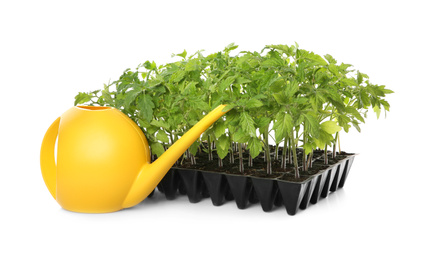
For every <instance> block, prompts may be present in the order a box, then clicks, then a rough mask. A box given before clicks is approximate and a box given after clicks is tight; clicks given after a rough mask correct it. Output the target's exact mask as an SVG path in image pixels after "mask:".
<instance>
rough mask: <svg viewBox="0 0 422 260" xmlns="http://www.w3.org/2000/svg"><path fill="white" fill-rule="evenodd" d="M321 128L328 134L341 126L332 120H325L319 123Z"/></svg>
mask: <svg viewBox="0 0 422 260" xmlns="http://www.w3.org/2000/svg"><path fill="white" fill-rule="evenodd" d="M321 129H322V130H323V131H325V132H326V133H328V134H331V135H332V134H335V133H337V132H338V131H340V130H341V127H340V126H338V125H337V123H336V122H334V121H325V122H323V123H322V124H321Z"/></svg>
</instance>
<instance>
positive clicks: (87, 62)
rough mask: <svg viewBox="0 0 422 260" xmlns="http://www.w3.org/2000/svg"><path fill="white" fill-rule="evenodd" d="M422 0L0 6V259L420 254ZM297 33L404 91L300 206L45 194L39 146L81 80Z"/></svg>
mask: <svg viewBox="0 0 422 260" xmlns="http://www.w3.org/2000/svg"><path fill="white" fill-rule="evenodd" d="M346 2H347V3H346ZM418 2H419V1H403V0H402V1H368V0H365V1H321V0H319V1H309V2H306V1H264V0H260V1H250V2H249V1H239V2H236V3H235V2H234V1H227V0H226V1H216V0H214V1H209V2H207V3H205V2H200V1H148V2H147V1H122V0H120V1H114V2H111V1H87V0H85V1H66V2H65V1H41V0H38V1H1V2H0V90H1V92H0V106H1V109H0V113H1V119H0V120H1V121H0V122H1V123H0V124H1V126H0V131H1V132H0V133H1V135H0V140H1V143H0V174H1V176H0V206H1V207H0V211H1V213H0V219H1V220H0V238H1V241H0V258H1V259H30V258H31V259H33V258H35V257H37V259H38V258H39V259H147V258H148V259H258V258H259V259H265V258H266V257H270V256H274V257H277V258H285V259H289V258H292V257H295V258H297V259H303V258H305V257H312V259H333V258H340V259H385V258H387V257H388V259H399V258H400V259H422V258H421V257H422V255H421V253H420V249H419V248H418V247H419V246H420V239H421V231H422V229H421V217H422V216H421V213H420V208H421V206H420V205H421V202H420V198H421V193H420V189H421V181H422V177H421V174H422V171H421V168H420V161H421V159H420V158H421V155H420V154H419V151H420V147H421V141H420V129H421V128H420V125H421V124H420V119H421V113H420V110H419V109H418V108H419V106H420V97H421V95H422V92H421V87H422V86H421V80H420V75H421V70H420V69H421V60H422V55H421V46H422V41H421V38H420V30H421V29H420V28H421V25H422V18H421V16H420V7H419V6H418ZM295 41H296V42H298V43H299V45H300V47H301V48H304V49H306V50H310V51H314V52H315V53H318V54H321V55H324V54H327V53H329V54H331V55H332V56H333V57H334V58H336V59H337V60H338V61H339V62H344V63H350V64H353V65H354V68H355V69H359V70H360V71H362V72H364V73H366V74H368V75H369V77H370V80H371V82H373V83H376V84H384V85H386V86H387V88H389V89H392V90H394V91H395V94H392V95H390V96H389V97H388V100H389V101H390V104H391V112H390V113H389V114H388V115H387V118H384V116H382V117H381V118H380V119H379V120H376V117H375V116H374V115H372V114H371V115H370V116H369V117H368V120H367V123H366V124H365V125H364V126H363V127H362V133H357V132H356V131H351V132H350V133H349V134H347V135H346V134H342V144H341V145H342V149H343V150H346V151H349V152H357V153H359V154H360V155H359V156H358V157H357V158H356V159H355V163H354V165H353V167H352V170H351V172H350V175H349V179H348V181H347V182H346V185H345V187H344V189H342V190H339V191H338V192H336V193H334V194H332V195H330V196H329V197H328V198H327V199H324V200H322V201H320V202H319V203H318V204H317V205H312V206H310V207H309V208H308V209H307V210H306V211H300V212H299V213H298V214H297V215H296V216H294V217H291V216H288V215H287V214H286V212H285V210H284V208H282V209H277V210H275V211H274V212H272V213H264V212H263V211H262V210H261V209H260V206H258V205H254V206H252V207H250V208H248V209H246V210H238V209H237V208H236V206H235V204H234V202H231V203H227V204H225V205H223V206H221V207H214V206H212V204H211V201H210V200H209V199H207V200H203V201H201V202H200V203H197V204H190V203H189V202H188V200H187V198H186V197H179V198H178V199H177V200H175V201H166V200H165V199H164V198H163V196H156V197H155V198H154V199H151V200H147V201H144V202H142V203H141V204H139V205H138V206H136V207H134V208H132V209H128V210H123V211H119V212H116V213H111V214H77V213H72V212H68V211H65V210H63V209H61V207H60V206H59V205H58V204H57V203H56V202H55V201H54V199H53V198H52V197H51V195H50V194H49V192H48V190H47V188H46V187H45V185H44V183H43V180H42V177H41V172H40V168H39V150H40V145H41V141H42V138H43V136H44V133H45V131H46V130H47V128H48V127H49V126H50V124H51V123H52V122H53V121H54V120H55V119H56V118H57V117H58V116H60V115H61V114H62V113H63V112H64V111H66V110H67V109H69V108H70V107H71V106H73V101H74V96H75V95H76V94H77V93H78V92H79V91H90V90H95V89H99V88H102V85H103V83H107V82H108V81H109V80H115V79H117V78H118V77H119V76H120V75H121V73H122V72H123V71H124V70H125V69H127V68H136V66H137V65H138V64H139V63H141V62H144V61H146V60H155V61H156V62H157V63H158V64H162V63H166V62H171V61H173V60H174V59H172V58H171V54H172V53H180V52H182V51H183V49H186V50H187V51H188V53H190V54H192V53H193V52H195V51H197V50H199V49H205V54H209V53H212V52H215V51H219V50H222V49H223V48H224V46H226V45H228V44H229V43H231V42H235V43H236V44H238V45H239V46H240V47H239V50H256V51H260V50H261V49H262V48H263V47H264V45H266V44H294V42H295ZM273 259H274V258H273Z"/></svg>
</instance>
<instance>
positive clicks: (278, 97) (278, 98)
mask: <svg viewBox="0 0 422 260" xmlns="http://www.w3.org/2000/svg"><path fill="white" fill-rule="evenodd" d="M273 97H274V99H275V101H277V103H278V104H279V105H281V104H283V95H282V94H280V93H274V94H273Z"/></svg>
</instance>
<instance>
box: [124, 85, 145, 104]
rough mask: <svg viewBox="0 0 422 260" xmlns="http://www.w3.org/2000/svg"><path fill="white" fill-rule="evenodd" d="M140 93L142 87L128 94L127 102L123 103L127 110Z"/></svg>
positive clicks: (126, 96)
mask: <svg viewBox="0 0 422 260" xmlns="http://www.w3.org/2000/svg"><path fill="white" fill-rule="evenodd" d="M139 93H141V88H140V87H138V88H136V89H133V90H131V91H128V92H126V95H125V101H124V102H123V106H124V107H125V108H129V106H130V104H131V103H132V102H133V101H134V100H135V99H136V98H137V97H138V95H139Z"/></svg>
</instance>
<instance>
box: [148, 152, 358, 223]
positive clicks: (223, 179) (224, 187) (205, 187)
mask: <svg viewBox="0 0 422 260" xmlns="http://www.w3.org/2000/svg"><path fill="white" fill-rule="evenodd" d="M355 156H356V155H355V154H351V155H347V156H346V157H345V158H344V159H342V160H340V161H338V162H336V163H334V164H332V165H330V166H329V167H328V168H326V169H324V170H321V171H319V172H318V173H316V174H313V175H310V176H308V178H306V179H305V180H303V181H301V182H295V181H287V180H283V178H282V177H279V178H262V177H254V176H249V175H241V174H228V173H222V172H212V171H201V170H195V169H185V168H176V167H173V168H171V169H170V171H169V172H168V173H167V174H166V175H165V177H164V178H163V179H162V180H161V182H160V183H159V184H158V186H157V188H158V190H159V191H160V192H162V193H164V195H165V197H166V198H167V199H168V200H173V199H175V198H176V197H177V196H178V195H187V197H188V199H189V201H190V202H191V203H197V202H199V201H201V200H202V199H205V198H210V199H211V202H212V203H213V205H214V206H220V205H223V204H224V203H226V202H228V201H233V200H234V201H235V203H236V206H237V207H238V208H239V209H246V208H247V207H248V206H249V205H251V204H255V203H259V204H260V205H261V207H262V210H263V211H265V212H271V211H272V210H273V209H274V208H277V207H284V208H285V209H286V211H287V214H289V215H292V216H293V215H295V214H296V213H297V212H298V210H299V209H301V210H305V209H306V208H308V206H309V205H310V204H316V203H318V201H319V200H321V199H323V198H326V197H327V196H328V195H329V194H330V193H332V192H335V191H337V190H338V189H339V188H342V187H343V186H344V184H345V182H346V180H347V177H348V175H349V172H350V168H351V166H352V164H353V161H354V158H355ZM286 174H289V173H286ZM150 196H153V193H151V195H150Z"/></svg>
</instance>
